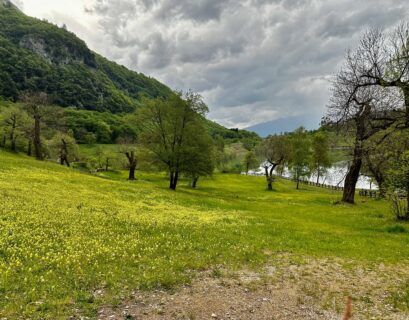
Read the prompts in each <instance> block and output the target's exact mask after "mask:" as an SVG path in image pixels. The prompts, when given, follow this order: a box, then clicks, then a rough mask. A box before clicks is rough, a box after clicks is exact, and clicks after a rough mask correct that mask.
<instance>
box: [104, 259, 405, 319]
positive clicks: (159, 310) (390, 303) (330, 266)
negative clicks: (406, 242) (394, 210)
mask: <svg viewBox="0 0 409 320" xmlns="http://www.w3.org/2000/svg"><path fill="white" fill-rule="evenodd" d="M285 259H288V257H284V260H285ZM408 279H409V266H407V265H406V266H402V265H401V266H384V265H377V266H371V267H369V266H368V267H366V268H361V267H360V268H356V267H355V268H354V267H346V266H345V263H342V264H341V263H340V262H337V261H328V260H316V259H314V260H313V259H309V260H308V261H307V262H303V263H301V264H294V263H293V262H291V261H285V262H281V263H280V265H274V266H268V267H266V268H264V269H263V270H260V271H258V272H251V271H238V272H232V271H226V270H223V271H219V270H216V271H213V272H207V273H203V274H201V275H200V277H198V278H197V279H196V280H194V281H193V282H192V284H191V285H188V286H182V287H179V288H177V289H175V290H174V291H161V290H156V291H150V292H134V293H133V295H132V298H131V299H130V300H129V301H126V302H124V303H123V304H121V305H119V306H116V307H112V306H105V307H101V308H100V310H99V313H98V319H195V320H199V319H277V320H278V319H294V320H298V319H300V320H301V319H307V320H308V319H328V320H330V319H342V314H343V310H344V307H345V298H346V296H348V295H351V296H352V297H353V318H352V319H379V320H380V319H382V320H386V319H396V320H398V319H399V320H400V319H402V320H403V319H405V320H407V319H409V313H406V312H403V311H399V310H397V309H396V308H395V304H396V303H394V301H396V299H397V298H396V297H397V296H399V290H400V289H401V288H402V286H403V285H404V284H405V283H406V282H407V280H408Z"/></svg>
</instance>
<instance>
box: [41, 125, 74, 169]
mask: <svg viewBox="0 0 409 320" xmlns="http://www.w3.org/2000/svg"><path fill="white" fill-rule="evenodd" d="M48 146H49V149H50V152H51V156H52V157H57V158H58V161H59V162H60V164H61V165H64V164H66V165H67V167H69V166H70V163H71V161H74V160H75V159H76V157H77V156H78V146H77V143H76V142H75V139H74V138H73V137H72V136H70V135H68V134H65V133H62V132H58V133H57V134H56V135H55V136H54V137H53V138H52V139H51V140H50V141H49V142H48Z"/></svg>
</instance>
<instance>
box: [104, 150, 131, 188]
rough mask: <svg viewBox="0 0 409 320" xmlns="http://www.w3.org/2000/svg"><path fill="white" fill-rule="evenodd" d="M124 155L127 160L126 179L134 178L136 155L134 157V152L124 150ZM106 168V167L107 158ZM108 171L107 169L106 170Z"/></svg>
mask: <svg viewBox="0 0 409 320" xmlns="http://www.w3.org/2000/svg"><path fill="white" fill-rule="evenodd" d="M125 155H126V157H127V158H128V162H129V175H128V180H131V181H132V180H136V178H135V171H136V166H137V164H138V162H137V160H136V157H135V152H134V151H131V152H125ZM107 168H108V160H107ZM107 171H108V170H107Z"/></svg>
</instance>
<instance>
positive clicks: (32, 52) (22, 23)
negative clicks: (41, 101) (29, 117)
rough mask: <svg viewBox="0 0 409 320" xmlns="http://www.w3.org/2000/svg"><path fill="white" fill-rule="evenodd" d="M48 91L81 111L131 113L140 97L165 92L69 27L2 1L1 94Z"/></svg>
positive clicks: (12, 96) (57, 101)
mask: <svg viewBox="0 0 409 320" xmlns="http://www.w3.org/2000/svg"><path fill="white" fill-rule="evenodd" d="M25 90H31V91H44V92H46V93H48V94H49V95H50V97H51V98H52V102H53V103H55V104H57V105H60V106H63V107H67V106H75V107H77V108H80V109H87V110H96V111H111V112H114V113H120V112H130V111H133V110H134V109H135V107H136V106H137V105H138V101H139V99H140V97H141V95H145V96H148V97H158V96H166V95H168V94H169V92H170V89H169V88H168V87H167V86H165V85H164V84H162V83H160V82H159V81H157V80H155V79H153V78H150V77H147V76H145V75H143V74H142V73H137V72H133V71H130V70H128V69H126V68H125V67H123V66H119V65H117V64H116V63H114V62H111V61H108V60H107V59H105V58H103V57H101V56H99V55H98V54H96V53H94V52H92V51H91V50H90V49H89V48H88V47H87V45H86V44H85V42H84V41H82V40H80V39H79V38H78V37H77V36H76V35H75V34H73V33H71V32H69V31H67V30H66V28H64V27H61V28H60V27H58V26H55V25H53V24H50V23H48V22H46V21H40V20H38V19H35V18H31V17H28V16H26V15H25V14H24V13H22V12H21V11H20V10H18V9H17V8H16V7H15V6H14V5H12V4H11V3H10V2H9V1H3V2H0V96H2V97H3V98H6V99H11V100H17V98H18V95H19V93H20V92H21V91H25Z"/></svg>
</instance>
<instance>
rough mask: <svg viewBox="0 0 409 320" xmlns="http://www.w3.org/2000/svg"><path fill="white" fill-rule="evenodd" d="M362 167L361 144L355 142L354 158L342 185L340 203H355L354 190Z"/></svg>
mask: <svg viewBox="0 0 409 320" xmlns="http://www.w3.org/2000/svg"><path fill="white" fill-rule="evenodd" d="M361 166H362V142H361V141H357V142H356V143H355V148H354V158H353V160H352V165H351V167H350V168H349V171H348V173H347V176H346V178H345V184H344V194H343V196H342V201H343V202H346V203H355V189H356V183H357V182H358V178H359V173H360V171H361Z"/></svg>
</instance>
